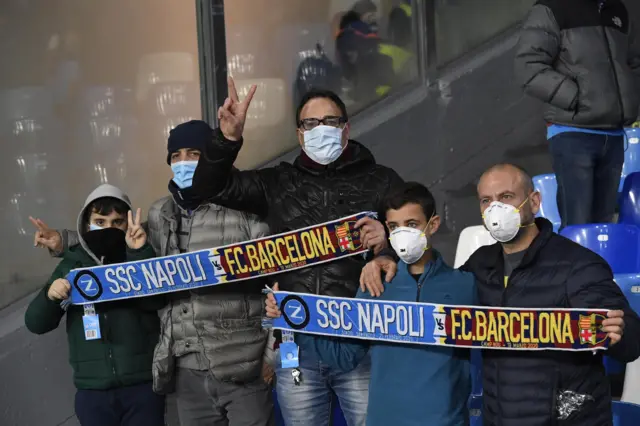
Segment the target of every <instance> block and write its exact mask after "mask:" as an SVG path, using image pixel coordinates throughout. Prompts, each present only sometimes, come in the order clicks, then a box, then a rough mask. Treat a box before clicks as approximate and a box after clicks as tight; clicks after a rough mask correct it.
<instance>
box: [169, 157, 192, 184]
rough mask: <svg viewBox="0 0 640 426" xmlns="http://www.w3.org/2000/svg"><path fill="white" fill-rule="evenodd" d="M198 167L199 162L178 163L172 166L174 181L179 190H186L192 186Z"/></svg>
mask: <svg viewBox="0 0 640 426" xmlns="http://www.w3.org/2000/svg"><path fill="white" fill-rule="evenodd" d="M197 165H198V162H197V161H178V162H177V163H172V164H171V170H173V181H174V182H175V183H176V185H178V188H180V189H185V188H189V187H190V186H191V184H192V183H193V174H194V173H195V171H196V166H197Z"/></svg>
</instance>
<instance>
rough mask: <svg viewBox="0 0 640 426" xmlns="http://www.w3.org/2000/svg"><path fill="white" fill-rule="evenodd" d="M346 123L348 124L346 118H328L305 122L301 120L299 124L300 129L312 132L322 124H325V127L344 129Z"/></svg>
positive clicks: (307, 119) (308, 119) (310, 119)
mask: <svg viewBox="0 0 640 426" xmlns="http://www.w3.org/2000/svg"><path fill="white" fill-rule="evenodd" d="M346 123H347V120H346V119H345V118H344V117H334V116H327V117H324V118H322V119H320V118H305V119H304V120H300V122H299V123H298V127H300V128H302V129H304V130H311V129H313V128H314V127H317V126H319V125H320V124H324V125H325V126H331V127H340V128H342V127H344V125H345V124H346Z"/></svg>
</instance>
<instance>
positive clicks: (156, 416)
mask: <svg viewBox="0 0 640 426" xmlns="http://www.w3.org/2000/svg"><path fill="white" fill-rule="evenodd" d="M75 406H76V416H77V417H78V421H80V424H81V425H82V426H164V396H162V395H157V394H156V393H154V392H153V389H152V387H151V383H144V384H141V385H135V386H127V387H123V388H117V389H109V390H86V389H78V391H77V392H76V403H75Z"/></svg>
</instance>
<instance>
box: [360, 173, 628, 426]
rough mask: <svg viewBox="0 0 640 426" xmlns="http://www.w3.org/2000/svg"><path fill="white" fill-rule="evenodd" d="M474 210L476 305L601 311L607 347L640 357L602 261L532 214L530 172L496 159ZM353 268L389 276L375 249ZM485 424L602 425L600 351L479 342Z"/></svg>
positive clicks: (375, 289) (617, 354)
mask: <svg viewBox="0 0 640 426" xmlns="http://www.w3.org/2000/svg"><path fill="white" fill-rule="evenodd" d="M478 200H479V203H480V211H481V212H482V217H483V220H484V223H485V227H486V228H487V229H488V230H489V232H490V233H491V235H492V236H493V238H494V239H496V240H497V241H499V242H498V243H496V244H492V245H488V246H484V247H480V248H479V249H478V250H476V252H475V253H473V255H471V257H470V258H469V260H468V261H467V262H466V263H465V264H464V265H463V266H462V267H461V268H460V269H462V270H464V271H467V272H472V273H473V275H475V278H476V283H477V289H478V304H479V305H480V306H496V307H512V308H532V309H536V308H543V309H544V308H562V309H566V308H577V309H581V308H593V309H609V310H610V311H609V312H608V314H607V318H606V319H605V320H604V321H603V323H602V325H603V331H605V332H607V334H608V337H609V338H610V339H611V344H610V347H609V349H608V350H607V351H606V353H607V355H608V356H610V357H613V358H615V359H617V360H619V361H621V362H631V361H633V360H635V359H637V358H638V357H639V356H640V318H638V315H637V314H636V313H635V312H634V311H633V310H632V309H631V308H630V306H629V302H628V301H627V299H626V298H625V296H624V294H622V291H621V290H620V288H619V287H618V286H617V285H616V283H615V282H614V281H613V274H612V273H611V268H610V267H609V265H608V264H607V262H606V261H605V260H604V259H603V258H602V257H600V256H598V255H597V254H596V253H594V252H592V251H591V250H589V249H587V248H585V247H582V246H580V245H578V244H576V243H574V242H573V241H570V240H568V239H566V238H564V237H562V236H560V235H558V234H556V233H554V232H553V229H552V226H551V222H549V221H548V220H547V219H544V218H537V219H536V218H535V215H536V213H537V212H538V210H539V208H540V194H538V193H537V192H536V191H535V190H534V187H533V182H532V181H531V177H530V176H529V175H528V174H527V173H526V172H525V171H524V170H522V169H521V168H519V167H516V166H513V165H511V164H498V165H496V166H493V167H491V168H490V169H489V170H487V171H486V172H484V173H483V175H482V177H481V178H480V182H479V183H478ZM382 254H383V256H379V257H378V258H376V259H374V260H373V261H371V262H370V263H369V264H368V265H367V266H366V267H365V268H364V269H363V272H362V281H363V284H362V285H363V287H364V286H366V287H367V289H368V290H369V292H371V293H372V294H374V295H379V294H380V293H381V292H382V291H384V287H383V286H382V284H381V282H380V271H381V270H382V271H385V272H386V274H387V275H386V277H385V281H387V282H389V281H390V280H391V278H393V276H394V275H395V272H396V264H395V261H394V260H392V259H391V258H389V257H387V256H384V254H385V253H384V252H383V253H382ZM482 358H483V360H482V368H483V371H482V386H483V404H484V406H483V421H484V425H485V426H553V425H562V426H611V425H612V412H611V384H610V382H609V378H608V377H607V375H606V372H605V370H604V366H603V364H602V351H597V352H596V353H592V352H560V351H552V350H543V351H520V352H513V351H505V350H497V349H483V350H482Z"/></svg>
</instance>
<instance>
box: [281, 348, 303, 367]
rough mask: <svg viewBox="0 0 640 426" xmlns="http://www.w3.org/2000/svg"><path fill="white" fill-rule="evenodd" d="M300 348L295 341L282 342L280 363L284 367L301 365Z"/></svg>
mask: <svg viewBox="0 0 640 426" xmlns="http://www.w3.org/2000/svg"><path fill="white" fill-rule="evenodd" d="M299 352H300V348H298V345H296V344H295V343H294V342H283V343H281V344H280V363H281V365H282V368H298V367H299V366H300V363H299V359H298V353H299Z"/></svg>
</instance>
